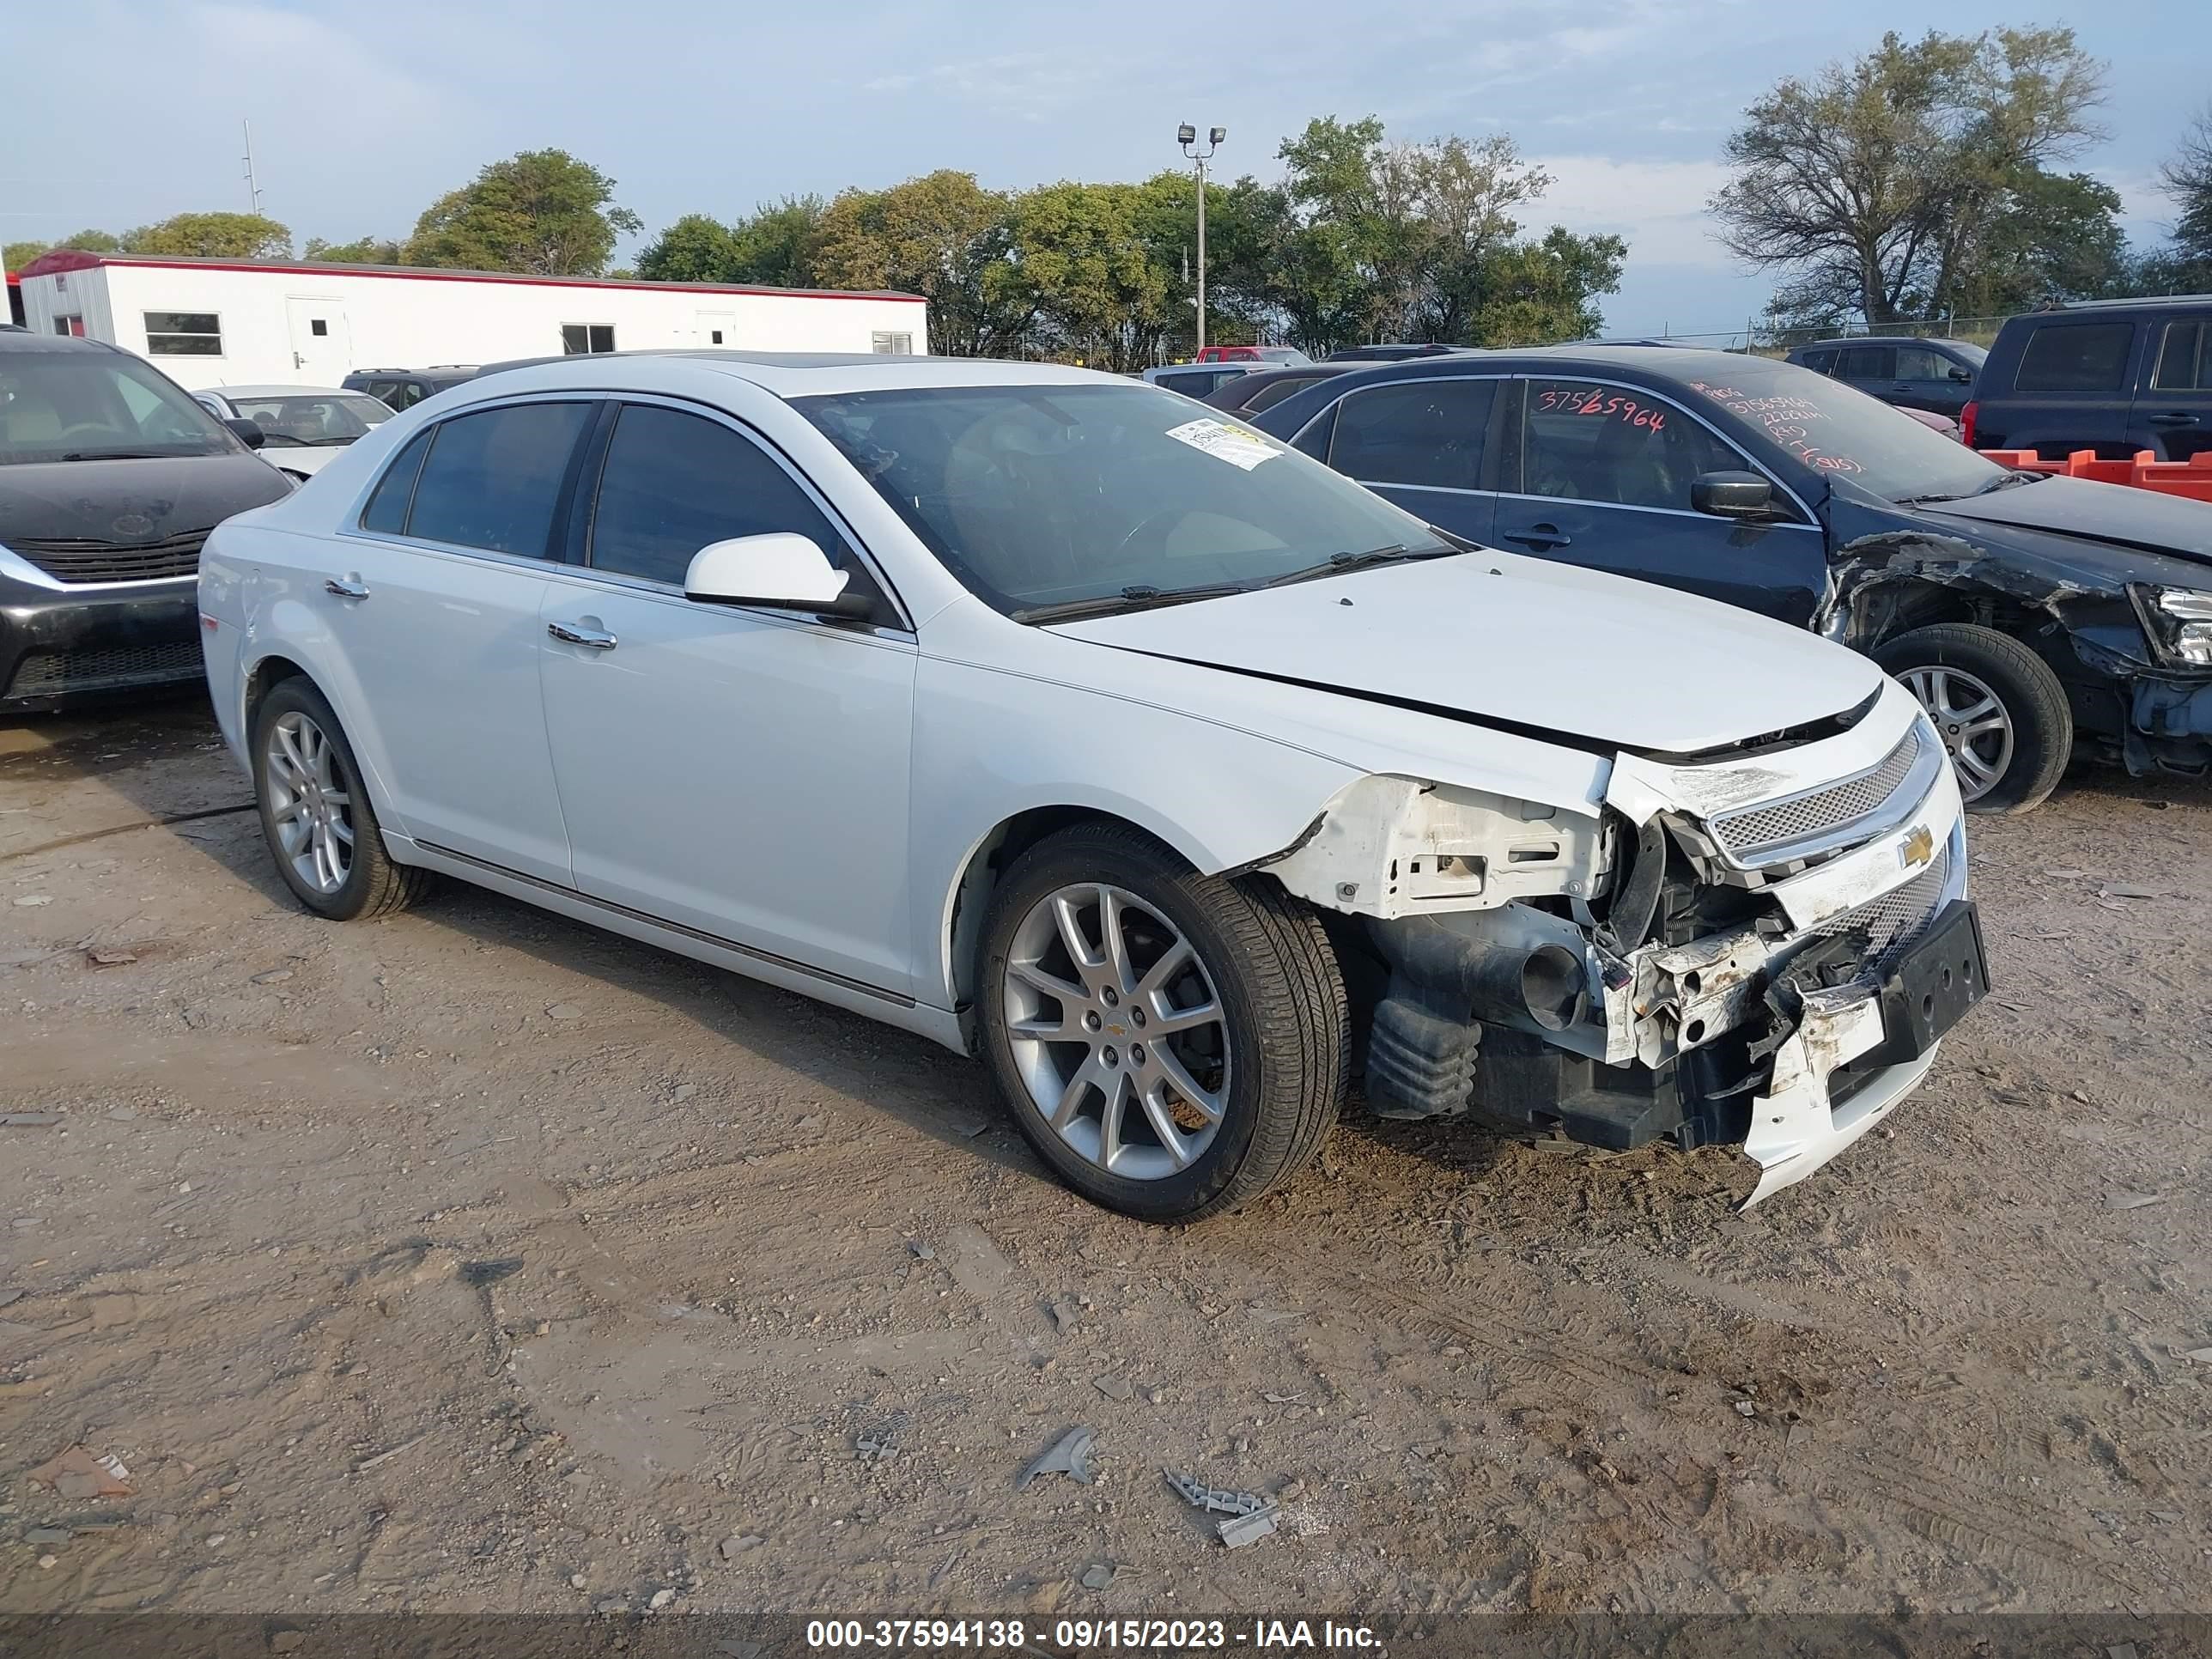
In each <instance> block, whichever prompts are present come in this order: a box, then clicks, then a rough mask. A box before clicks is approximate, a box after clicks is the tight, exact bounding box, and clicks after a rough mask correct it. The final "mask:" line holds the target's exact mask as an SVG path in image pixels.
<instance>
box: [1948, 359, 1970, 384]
mask: <svg viewBox="0 0 2212 1659" xmlns="http://www.w3.org/2000/svg"><path fill="white" fill-rule="evenodd" d="M1951 378H1952V379H1953V380H1956V381H1957V382H1958V383H1959V384H1960V386H1972V385H1973V383H1974V371H1973V370H1972V369H1971V368H1960V367H1959V366H1958V365H1957V364H1956V363H1954V364H1952V366H1951Z"/></svg>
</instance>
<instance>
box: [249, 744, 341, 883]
mask: <svg viewBox="0 0 2212 1659" xmlns="http://www.w3.org/2000/svg"><path fill="white" fill-rule="evenodd" d="M263 759H264V763H265V765H264V772H265V773H266V775H267V780H268V781H267V783H266V785H265V787H266V788H267V789H268V791H269V821H270V823H273V824H274V825H276V842H277V845H278V846H279V848H281V849H282V850H283V857H284V858H285V859H286V860H288V861H289V863H290V865H291V866H292V873H293V874H295V875H296V876H297V877H299V878H300V879H301V882H302V883H304V884H306V885H307V886H308V887H310V888H312V889H313V890H315V891H316V892H318V893H322V894H325V895H330V894H334V893H336V892H337V890H339V889H340V888H341V887H343V886H344V885H345V882H346V877H347V876H348V875H349V874H350V873H351V872H352V870H353V797H352V796H351V795H350V794H349V793H347V792H346V788H345V780H344V779H343V777H341V776H340V775H338V771H337V750H336V749H335V748H334V747H333V746H332V744H331V740H330V738H329V736H328V734H327V733H325V732H324V730H323V728H322V727H321V726H318V725H316V724H315V722H314V720H313V717H312V716H310V715H307V714H302V713H301V712H300V711H299V710H298V709H296V708H295V709H293V710H291V711H290V712H289V713H287V714H280V715H278V716H277V718H276V724H275V725H274V726H270V728H269V748H268V750H267V752H266V753H265V754H264V757H263Z"/></svg>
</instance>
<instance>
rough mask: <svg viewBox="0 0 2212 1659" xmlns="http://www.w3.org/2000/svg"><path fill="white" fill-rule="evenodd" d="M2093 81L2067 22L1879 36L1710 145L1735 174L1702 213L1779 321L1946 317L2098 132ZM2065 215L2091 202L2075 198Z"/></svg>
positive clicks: (2053, 260) (2101, 87) (1781, 89)
mask: <svg viewBox="0 0 2212 1659" xmlns="http://www.w3.org/2000/svg"><path fill="white" fill-rule="evenodd" d="M2104 76H2105V71H2104V66H2103V65H2102V64H2100V63H2099V62H2098V61H2097V60H2096V59H2094V58H2091V57H2089V56H2088V55H2087V53H2085V52H2082V51H2081V48H2080V47H2079V46H2076V45H2075V39H2074V33H2073V31H2072V30H2070V29H2066V28H2020V29H2015V28H2000V29H1996V30H1992V31H1990V32H1988V33H1982V34H1978V35H1965V36H1961V35H1946V34H1942V33H1934V32H1930V33H1928V34H1927V35H1925V36H1923V38H1922V39H1920V40H1917V41H1913V42H1909V43H1908V42H1907V41H1905V40H1903V39H1902V38H1901V37H1899V36H1898V35H1896V34H1887V35H1885V36H1884V37H1883V38H1882V42H1881V46H1879V47H1878V48H1877V49H1876V50H1875V51H1874V52H1869V53H1868V54H1867V55H1866V56H1865V57H1863V58H1857V59H1856V60H1855V61H1853V62H1851V63H1849V64H1829V65H1827V66H1826V68H1825V69H1823V70H1821V71H1820V73H1819V74H1818V75H1816V76H1813V77H1812V78H1811V79H1809V80H1803V79H1799V78H1797V77H1796V76H1791V77H1789V78H1787V79H1784V81H1782V82H1779V83H1778V84H1777V85H1776V87H1775V88H1774V89H1773V90H1772V91H1771V92H1770V93H1768V94H1766V95H1765V97H1764V98H1762V99H1760V100H1759V101H1758V102H1756V103H1754V104H1753V106H1751V107H1750V109H1749V110H1748V111H1747V112H1746V116H1745V120H1744V124H1743V125H1741V127H1739V128H1738V129H1737V130H1736V131H1735V132H1734V133H1732V134H1731V135H1730V136H1729V140H1728V143H1727V146H1726V154H1727V157H1728V160H1729V162H1730V163H1731V165H1732V166H1733V167H1735V177H1734V178H1733V179H1731V180H1730V181H1729V184H1728V185H1726V186H1725V187H1723V189H1722V190H1721V191H1719V193H1718V194H1717V195H1716V196H1715V197H1713V199H1712V203H1711V210H1712V212H1713V214H1714V216H1715V217H1716V218H1717V220H1718V222H1719V226H1720V228H1719V231H1718V233H1717V234H1718V235H1719V238H1720V240H1721V242H1722V243H1723V246H1726V247H1727V248H1728V249H1729V252H1732V253H1734V254H1735V256H1736V257H1737V258H1739V259H1741V260H1742V261H1743V262H1744V263H1745V264H1747V265H1749V266H1750V267H1752V268H1753V269H1754V270H1765V271H1774V272H1778V273H1782V274H1784V275H1785V276H1786V281H1785V282H1784V285H1783V287H1782V289H1780V290H1779V291H1778V295H1777V301H1776V308H1777V310H1778V313H1785V314H1787V313H1802V314H1806V315H1822V316H1833V315H1840V314H1845V313H1857V314H1858V315H1859V316H1862V317H1863V318H1864V319H1866V320H1867V321H1868V322H1869V323H1887V322H1893V321H1897V320H1899V319H1904V318H1906V317H1909V316H1912V315H1916V314H1926V313H1935V312H1938V311H1942V310H1946V309H1951V308H1955V307H1958V305H1959V303H1960V299H1961V297H1962V296H1964V295H1968V294H1971V293H1972V291H1973V290H1974V289H1975V288H1976V286H1977V285H1978V284H1979V283H1984V281H1986V280H1988V279H1987V277H1986V276H1985V273H1984V270H1983V269H1982V266H1983V264H1984V261H1986V260H1988V259H1990V258H1993V257H1998V256H1997V253H1996V251H1997V250H2000V249H2006V248H2008V247H2009V246H2010V244H2011V241H2012V240H2014V239H2015V237H2016V234H2017V233H2018V232H2019V231H2020V230H2021V229H2022V228H2032V221H2030V220H2027V219H2023V218H2022V217H2021V213H2020V210H2021V205H2022V204H2023V203H2027V202H2029V201H2031V200H2033V199H2034V198H2035V197H2037V195H2038V193H2039V191H2041V190H2042V189H2043V185H2042V184H2041V182H2040V181H2041V180H2042V179H2045V178H2046V177H2047V176H2048V169H2049V167H2050V165H2051V163H2053V162H2056V161H2063V160H2064V159H2065V158H2067V157H2069V156H2070V155H2074V154H2075V153H2076V152H2078V151H2079V150H2080V149H2081V147H2082V146H2083V145H2085V144H2086V143H2088V142H2089V141H2091V140H2092V139H2093V138H2095V137H2098V136H2099V129H2098V128H2097V127H2096V126H2095V125H2094V124H2093V121H2092V120H2091V112H2093V110H2094V109H2095V108H2096V107H2097V106H2098V105H2099V104H2100V103H2101V102H2102V101H2103V99H2104V92H2105V79H2104ZM2070 205H2071V206H2072V207H2073V208H2075V209H2079V208H2081V207H2083V206H2086V205H2090V204H2089V203H2088V201H2087V197H2083V196H2082V195H2081V192H2079V191H2075V193H2074V198H2073V201H2072V203H2071V204H2070ZM2008 216H2010V217H2012V218H2014V219H2015V221H2016V222H2015V225H2014V227H2013V228H2012V230H2011V231H2010V232H2005V231H2001V230H2000V226H2001V225H2002V222H2004V221H2005V220H2006V219H2007V218H2008ZM2076 228H2077V230H2078V227H2076ZM2003 257H2009V258H2014V259H2015V263H2021V262H2023V260H2022V256H2021V255H2020V254H2019V253H2018V251H2017V250H2016V249H2013V250H2012V252H2009V253H2008V254H2006V255H2005V256H2003ZM2064 258H2065V256H2064V254H2063V251H2062V250H2057V249H2052V250H2046V251H2045V252H2042V253H2038V254H2035V255H2033V257H2028V258H2025V260H2024V262H2025V263H2027V264H2035V263H2037V262H2038V261H2040V262H2042V263H2044V264H2060V263H2063V261H2064Z"/></svg>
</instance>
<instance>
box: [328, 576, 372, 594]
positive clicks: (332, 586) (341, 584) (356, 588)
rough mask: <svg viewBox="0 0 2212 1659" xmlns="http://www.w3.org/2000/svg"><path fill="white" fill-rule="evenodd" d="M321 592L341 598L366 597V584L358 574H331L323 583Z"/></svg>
mask: <svg viewBox="0 0 2212 1659" xmlns="http://www.w3.org/2000/svg"><path fill="white" fill-rule="evenodd" d="M323 592H325V593H332V594H336V595H337V597H338V598H339V599H367V598H368V583H367V582H365V581H363V580H362V579H361V578H360V577H358V576H333V577H331V579H330V580H328V581H326V582H325V583H324V584H323Z"/></svg>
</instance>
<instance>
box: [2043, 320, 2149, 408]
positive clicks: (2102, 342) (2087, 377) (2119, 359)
mask: <svg viewBox="0 0 2212 1659" xmlns="http://www.w3.org/2000/svg"><path fill="white" fill-rule="evenodd" d="M2135 335H2136V325H2134V324H2133V323H2131V322H2122V323H2055V324H2054V323H2046V324H2045V325H2042V326H2040V327H2039V328H2038V329H2036V330H2035V331H2034V332H2033V333H2032V334H2030V335H2029V336H2028V337H2027V345H2026V347H2024V348H2023V349H2021V354H2020V369H2019V372H2018V373H2017V374H2015V375H2014V377H2013V389H2014V390H2015V392H2118V391H2119V390H2121V389H2122V388H2123V387H2124V386H2125V385H2126V383H2127V373H2128V352H2129V349H2130V347H2132V346H2133V345H2134V343H2135Z"/></svg>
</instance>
